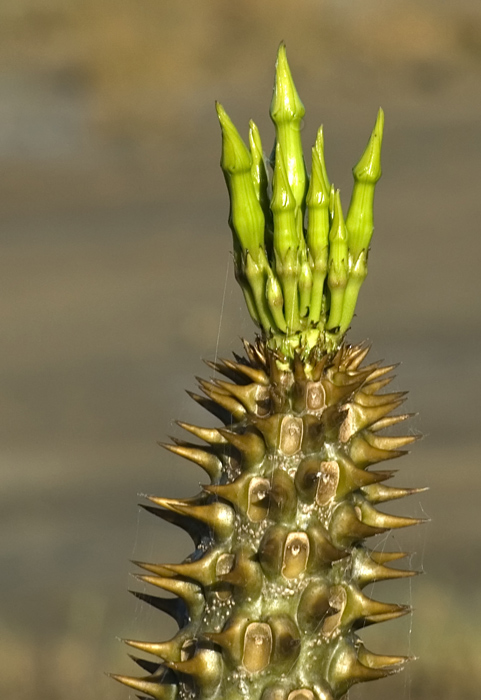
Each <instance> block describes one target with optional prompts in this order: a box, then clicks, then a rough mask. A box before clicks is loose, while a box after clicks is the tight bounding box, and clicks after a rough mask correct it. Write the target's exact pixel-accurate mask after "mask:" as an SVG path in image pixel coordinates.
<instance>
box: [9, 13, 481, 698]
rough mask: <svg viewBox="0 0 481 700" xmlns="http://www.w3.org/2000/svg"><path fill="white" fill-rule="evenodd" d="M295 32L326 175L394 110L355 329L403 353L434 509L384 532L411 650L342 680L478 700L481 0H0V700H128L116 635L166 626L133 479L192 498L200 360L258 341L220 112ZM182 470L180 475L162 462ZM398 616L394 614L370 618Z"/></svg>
mask: <svg viewBox="0 0 481 700" xmlns="http://www.w3.org/2000/svg"><path fill="white" fill-rule="evenodd" d="M281 39H285V40H286V42H287V46H288V53H289V58H290V62H291V66H292V70H293V74H294V77H295V80H296V83H297V86H298V89H299V92H300V94H301V96H302V98H303V101H304V103H305V106H306V109H307V114H306V122H305V129H304V134H305V147H306V148H307V147H309V146H310V144H311V143H312V141H313V139H314V135H315V131H316V129H317V126H318V125H319V123H320V122H321V121H323V123H324V125H325V135H326V142H327V146H326V150H327V160H328V168H329V171H330V174H331V179H333V180H334V182H336V185H338V186H340V187H341V192H343V193H344V202H346V200H347V199H348V192H349V188H350V183H351V178H350V169H351V167H352V165H353V163H354V162H356V159H357V158H358V156H359V154H360V153H361V151H362V149H363V147H364V144H365V142H366V140H367V137H368V134H369V132H370V129H371V127H372V124H373V122H374V118H375V114H376V111H377V108H378V106H379V105H380V104H381V105H382V106H383V108H384V110H385V112H386V134H385V146H384V159H383V170H384V176H383V179H382V181H381V183H380V185H379V194H378V197H377V202H376V233H375V238H374V245H373V251H372V255H371V258H370V275H369V279H368V281H367V283H366V284H365V288H363V291H362V299H361V303H360V305H359V309H358V318H357V319H356V320H355V323H354V324H353V329H352V332H351V339H352V340H353V341H356V340H360V339H362V338H364V337H369V338H370V339H371V340H372V341H373V350H372V356H373V359H375V358H377V357H385V358H386V360H387V361H398V360H402V361H403V365H402V366H401V367H400V368H399V370H398V379H397V380H396V386H397V388H400V389H404V388H409V389H411V398H410V400H409V404H408V410H412V411H419V412H420V416H419V417H418V418H417V419H415V421H414V425H413V429H418V430H421V431H423V432H424V433H425V434H426V439H425V440H424V441H423V442H422V443H420V444H418V445H416V447H415V449H414V451H413V454H412V455H411V456H410V457H409V458H407V459H405V460H404V464H403V463H401V464H400V467H401V475H400V476H399V477H398V483H400V484H402V485H423V484H429V485H430V486H431V491H430V493H429V494H423V496H422V498H414V499H411V501H412V502H411V503H406V504H405V505H404V504H403V507H404V511H406V509H407V510H409V512H410V514H412V515H422V514H423V513H427V515H429V516H430V517H431V518H432V523H431V524H430V525H429V526H427V527H426V526H425V527H424V528H417V530H418V531H417V532H416V531H414V532H406V533H402V534H401V535H399V536H396V537H395V538H392V539H395V542H393V543H392V544H393V546H394V547H396V546H399V547H402V548H403V549H404V548H405V547H410V548H411V549H412V550H414V551H416V554H415V555H414V559H413V564H414V565H415V566H417V567H418V568H423V569H425V570H426V573H427V575H426V576H424V577H421V578H420V579H416V580H415V581H413V583H412V586H411V587H409V586H408V585H404V584H403V585H399V586H397V585H393V584H391V585H390V586H388V587H387V588H386V591H385V594H384V589H383V591H382V595H384V597H385V599H389V600H393V599H395V600H399V601H400V602H402V601H405V602H412V603H413V605H414V607H415V608H416V612H415V615H414V617H413V619H412V621H411V620H407V621H401V622H395V623H389V624H387V625H385V628H386V629H381V630H377V629H376V630H369V631H366V634H365V638H366V640H367V641H368V642H370V640H372V645H371V646H372V647H373V648H374V649H375V650H377V649H380V648H383V646H385V650H386V651H387V652H393V653H398V652H400V653H407V654H412V655H415V656H419V657H420V660H419V661H418V662H417V663H416V664H413V666H412V668H411V669H410V670H409V671H407V672H405V673H404V674H403V675H402V676H399V677H397V678H393V679H390V680H387V681H383V682H382V683H379V684H373V685H372V686H369V687H365V688H359V689H355V690H353V691H351V698H367V697H369V698H371V699H374V700H376V699H377V698H381V697H383V694H384V693H386V692H388V693H389V694H390V696H391V697H393V698H394V697H395V698H396V699H399V700H401V699H402V700H428V698H429V699H431V698H433V697H436V698H437V700H454V699H455V698H460V697H462V698H463V700H470V699H471V698H473V699H474V698H478V697H479V690H478V689H479V684H480V682H481V661H480V658H481V637H480V633H479V630H478V629H477V626H476V621H477V619H479V613H480V610H481V596H480V593H479V586H478V585H477V582H478V579H479V575H480V565H479V561H480V555H481V543H480V536H479V522H480V516H479V505H478V493H479V488H480V486H481V476H480V472H479V468H478V463H479V450H480V447H481V445H480V439H479V427H478V426H479V417H480V416H479V399H478V394H479V389H478V387H479V379H480V371H479V364H478V357H479V346H480V340H481V322H480V313H479V292H480V284H479V272H478V267H479V263H478V261H479V257H480V252H481V243H480V240H481V239H480V235H479V232H478V225H479V223H478V222H479V220H480V213H481V212H480V197H479V190H480V186H481V180H480V175H479V173H480V165H481V88H480V85H481V7H480V5H479V3H478V2H477V1H476V0H469V1H468V0H464V1H461V0H458V2H457V3H456V4H454V3H440V2H435V0H432V1H428V0H418V2H408V1H405V0H398V2H397V3H385V2H382V0H377V1H376V0H363V2H362V3H359V2H354V0H303V1H302V2H296V3H294V2H287V0H265V1H264V2H263V3H258V2H256V1H255V0H238V1H237V2H236V3H229V2H223V1H222V0H204V1H203V2H199V1H198V0H184V1H183V2H182V3H180V2H175V0H161V2H159V0H142V1H141V2H139V1H137V0H103V1H102V2H101V3H99V2H95V1H94V0H75V1H74V0H2V2H1V4H0V225H1V235H0V324H1V328H2V333H1V336H0V382H1V392H0V416H1V421H0V425H1V428H0V432H1V435H0V445H1V447H0V459H1V461H0V482H1V484H2V489H1V495H0V499H1V509H0V517H1V519H2V530H3V533H4V536H3V538H2V540H1V543H0V560H1V572H2V573H1V582H0V590H1V601H2V602H1V607H0V625H1V628H2V631H1V634H0V669H1V670H0V691H1V695H2V697H5V698H9V699H11V700H26V699H27V698H31V697H35V698H36V699H37V700H47V699H48V700H57V699H58V700H60V699H61V698H62V699H63V698H68V699H69V700H90V699H92V700H93V699H94V698H99V697H102V698H105V699H108V700H117V699H118V698H126V697H127V696H128V694H126V691H125V690H123V689H122V688H120V687H117V685H116V684H114V683H113V682H112V681H110V680H108V679H106V678H105V677H104V675H103V672H104V671H105V670H115V671H120V672H122V671H123V672H126V673H128V672H129V671H131V670H132V664H131V663H130V662H129V661H128V659H127V658H126V654H125V649H124V648H122V645H120V644H119V643H118V642H117V641H116V640H115V637H116V636H129V637H131V638H149V636H150V637H151V638H157V639H161V638H167V637H168V636H169V634H170V633H171V632H172V631H173V630H172V628H171V627H170V626H169V624H170V623H167V622H166V621H165V620H164V619H162V616H161V615H159V616H158V617H157V616H152V614H151V613H150V612H149V611H148V610H147V609H146V607H145V606H141V605H140V604H137V603H135V601H134V599H133V598H130V597H129V596H128V595H127V593H126V589H127V587H128V586H132V585H133V582H132V580H131V579H129V576H128V572H129V571H130V570H131V569H132V567H131V565H129V563H128V559H129V558H134V559H143V558H154V559H159V560H164V561H168V560H172V561H176V560H178V559H179V558H180V557H181V556H182V554H187V553H188V542H187V540H186V539H184V538H183V537H182V535H180V534H179V533H177V532H175V531H173V530H172V529H168V528H167V527H165V528H163V527H162V526H161V525H160V524H159V523H153V522H151V520H150V519H149V518H148V516H147V515H145V514H143V513H140V512H138V510H137V508H136V494H137V493H138V492H144V493H156V494H159V495H189V494H192V493H194V492H195V490H196V486H197V482H198V480H199V475H198V473H197V471H196V470H195V469H194V468H192V469H191V468H190V467H189V466H188V465H181V464H179V463H177V461H176V460H175V458H173V457H172V458H170V457H169V456H168V455H167V454H162V452H161V451H160V450H159V448H157V447H156V444H155V442H156V440H157V439H165V437H166V435H167V434H168V433H169V432H171V431H176V430H177V429H176V428H175V427H173V426H172V421H173V419H174V418H182V419H184V420H189V419H192V420H193V421H194V422H196V421H197V422H199V423H201V424H202V422H205V420H206V419H205V418H204V417H203V416H202V414H201V411H200V410H199V411H198V410H196V407H195V406H192V405H191V403H192V402H190V401H189V399H188V397H187V396H186V394H185V392H184V391H183V390H184V388H190V389H192V388H194V383H195V382H194V375H196V374H204V375H205V374H206V373H208V372H207V371H206V368H205V367H204V366H203V364H202V362H201V358H203V357H206V358H211V357H213V356H214V355H215V353H216V352H217V351H218V352H219V354H220V355H223V356H225V355H226V354H227V355H228V354H229V353H230V352H231V351H232V350H235V351H238V350H239V348H240V343H239V340H238V338H239V336H246V337H248V338H253V329H252V327H251V324H250V322H249V320H248V319H247V317H246V312H245V311H244V310H243V308H242V301H241V298H240V294H239V293H238V291H237V289H236V287H235V282H234V279H233V274H232V270H231V268H230V254H229V244H230V234H229V232H228V227H227V223H226V218H227V209H228V205H227V195H226V193H225V187H224V183H223V178H222V175H221V173H220V169H219V167H218V161H219V154H220V150H219V149H220V137H219V130H218V125H217V123H216V117H215V113H214V110H213V102H214V99H220V100H221V101H222V102H223V104H224V105H225V107H226V108H227V109H228V111H229V113H230V114H231V116H232V117H233V119H234V121H235V122H236V123H237V124H238V125H239V126H240V125H244V131H243V133H244V134H246V132H247V120H248V118H250V117H252V118H254V119H255V120H256V121H257V123H258V125H259V127H260V129H261V134H262V135H263V138H264V144H265V148H266V150H268V149H269V148H270V141H271V139H272V128H271V125H270V122H269V118H268V106H269V102H270V92H271V86H272V79H273V66H274V59H275V52H276V48H277V45H278V43H279V41H280V40H281ZM173 476H174V478H175V483H173V482H174V478H173ZM381 627H382V626H381Z"/></svg>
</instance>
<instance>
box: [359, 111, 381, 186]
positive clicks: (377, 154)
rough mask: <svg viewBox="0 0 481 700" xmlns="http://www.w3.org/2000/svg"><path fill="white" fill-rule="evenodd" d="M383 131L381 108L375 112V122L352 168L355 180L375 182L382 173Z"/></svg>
mask: <svg viewBox="0 0 481 700" xmlns="http://www.w3.org/2000/svg"><path fill="white" fill-rule="evenodd" d="M383 133H384V112H383V110H382V109H381V108H379V111H378V113H377V118H376V123H375V125H374V129H373V130H372V133H371V136H370V138H369V141H368V144H367V146H366V149H365V151H364V153H363V154H362V156H361V158H360V160H359V162H358V164H357V165H356V166H355V167H354V168H353V171H352V172H353V174H354V179H355V180H356V181H357V182H370V183H372V184H375V183H376V182H377V181H378V180H379V178H380V177H381V175H382V169H381V147H382V138H383Z"/></svg>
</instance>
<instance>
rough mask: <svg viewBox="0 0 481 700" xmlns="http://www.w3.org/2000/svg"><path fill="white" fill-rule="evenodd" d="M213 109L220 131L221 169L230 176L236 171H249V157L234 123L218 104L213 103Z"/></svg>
mask: <svg viewBox="0 0 481 700" xmlns="http://www.w3.org/2000/svg"><path fill="white" fill-rule="evenodd" d="M215 108H216V111H217V116H218V117H219V122H220V127H221V130H222V155H221V167H222V169H223V170H224V171H226V172H228V173H230V174H233V173H234V172H238V171H243V170H249V169H250V167H251V157H250V154H249V151H248V149H247V146H246V145H245V143H244V141H243V140H242V137H241V136H240V134H239V132H238V131H237V129H236V127H235V125H234V122H233V121H232V120H231V118H230V117H229V115H228V114H227V112H226V111H225V109H224V108H223V106H222V105H221V104H220V102H216V103H215Z"/></svg>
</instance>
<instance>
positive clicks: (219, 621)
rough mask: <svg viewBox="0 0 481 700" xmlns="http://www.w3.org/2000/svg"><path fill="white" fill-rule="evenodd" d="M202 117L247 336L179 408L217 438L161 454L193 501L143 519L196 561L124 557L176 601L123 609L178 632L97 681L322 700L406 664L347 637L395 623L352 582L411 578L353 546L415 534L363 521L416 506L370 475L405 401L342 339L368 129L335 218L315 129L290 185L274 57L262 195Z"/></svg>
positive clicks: (367, 235) (240, 158)
mask: <svg viewBox="0 0 481 700" xmlns="http://www.w3.org/2000/svg"><path fill="white" fill-rule="evenodd" d="M217 112H218V116H219V120H220V123H221V128H222V159H221V165H222V168H223V171H224V174H225V178H226V183H227V187H228V190H229V195H230V203H231V206H230V216H229V223H230V226H231V229H232V232H233V236H234V261H235V268H236V277H237V279H238V281H239V283H240V285H241V287H242V290H243V292H244V296H245V299H246V303H247V306H248V309H249V312H250V313H251V315H252V318H253V319H254V321H255V322H256V324H257V325H258V326H259V327H260V329H261V336H260V337H259V338H258V339H257V341H256V342H255V344H249V343H247V342H246V343H245V352H246V356H245V357H240V356H237V355H235V360H234V361H232V360H223V361H219V362H215V363H208V364H209V366H210V367H211V368H213V369H214V370H215V372H216V375H217V376H220V377H225V379H222V378H221V379H219V378H217V379H213V380H211V381H205V380H199V382H200V387H201V390H202V392H203V394H204V395H205V396H200V395H197V394H191V396H192V397H193V398H194V400H196V401H198V402H199V403H200V404H201V405H202V406H203V407H205V408H207V409H208V410H209V411H210V412H211V413H213V414H214V415H215V416H216V417H217V418H219V419H220V420H221V422H222V423H223V425H222V426H221V427H217V428H202V427H197V426H194V425H190V424H187V423H179V425H180V426H181V427H182V428H183V429H185V430H186V431H187V432H188V433H189V434H190V435H193V436H194V438H196V439H197V440H200V441H201V443H204V444H199V443H197V442H191V441H190V439H189V440H186V441H184V440H175V444H173V445H165V447H166V448H167V449H168V450H170V451H171V452H173V453H175V454H177V455H179V456H181V457H184V458H186V459H188V460H190V461H192V462H194V463H195V464H197V465H198V466H199V467H201V469H202V470H203V471H204V473H205V475H206V481H209V483H206V484H204V485H203V486H202V490H201V492H200V493H199V494H198V495H197V496H194V497H192V498H188V499H172V498H161V497H155V496H152V497H150V499H149V500H150V504H149V505H146V506H145V508H146V509H147V510H148V511H149V512H151V513H153V514H154V515H157V516H158V517H160V518H162V519H163V520H165V521H167V522H168V523H172V524H175V525H178V526H179V527H181V528H183V529H184V530H185V531H186V532H187V533H188V534H189V535H190V536H191V537H192V540H193V543H194V546H195V549H194V552H193V553H192V554H191V555H190V556H189V557H188V558H187V559H186V560H185V561H184V562H181V563H170V564H162V563H156V562H154V563H148V562H137V564H138V566H139V567H141V568H142V569H143V570H144V571H146V572H147V574H142V575H139V576H138V577H137V578H138V579H139V580H140V581H142V582H143V583H147V584H149V585H150V586H152V587H154V588H157V589H161V590H164V591H167V592H168V593H169V594H174V595H175V596H176V597H174V598H172V597H167V598H164V597H161V596H157V595H153V594H146V593H140V592H135V595H136V596H138V597H139V598H141V599H142V600H143V601H145V602H147V603H149V604H150V605H152V606H154V607H155V608H157V609H159V610H161V611H163V612H166V613H167V614H169V615H170V616H171V617H173V618H174V620H175V621H176V622H177V623H178V626H179V631H178V632H177V634H176V635H175V636H174V637H173V638H172V639H170V640H167V641H158V640H154V641H151V642H141V641H135V640H126V643H127V644H128V645H129V646H130V647H133V648H134V649H137V650H139V651H141V652H144V653H148V654H151V655H153V657H154V658H155V660H154V661H147V660H145V659H143V658H134V660H136V661H137V663H138V664H139V665H140V666H141V667H142V668H143V669H144V670H146V671H147V675H146V676H144V677H142V678H137V677H134V676H115V678H116V679H117V680H119V681H120V682H122V683H124V684H125V685H127V686H129V687H130V688H133V689H135V690H136V691H138V692H140V693H141V695H140V696H139V697H140V698H142V700H147V699H148V697H150V698H155V699H156V700H224V699H226V700H339V699H340V698H342V697H343V696H344V695H345V693H346V692H347V691H348V690H349V688H350V687H351V686H352V685H353V684H355V683H359V682H364V681H369V680H375V679H378V678H384V677H385V676H388V675H390V674H392V673H395V672H397V671H398V670H400V669H401V668H402V666H403V665H404V663H405V661H407V658H406V657H403V656H386V655H385V654H383V653H381V654H375V653H373V652H371V651H368V650H367V649H366V648H365V647H364V645H363V643H362V641H361V639H360V637H359V636H358V631H359V630H361V629H362V628H363V627H365V626H367V625H371V624H376V623H380V622H387V621H390V620H394V619H396V618H398V617H400V616H402V615H405V614H407V613H409V612H410V610H409V608H408V607H406V606H403V605H397V604H394V603H383V602H380V601H377V600H374V599H373V598H370V597H369V596H367V595H366V594H365V593H364V589H365V587H366V586H367V585H368V584H370V583H373V582H375V581H381V580H387V579H394V578H403V577H408V576H413V575H414V574H415V572H414V571H411V570H409V569H403V568H400V569H398V568H395V567H393V566H390V563H391V562H393V561H395V560H396V559H399V558H402V557H403V556H405V555H404V554H399V553H395V552H384V551H383V552H379V551H377V550H376V548H375V547H374V546H369V545H368V544H367V542H368V541H369V539H370V538H373V537H375V536H376V535H379V534H381V533H384V532H386V531H387V530H389V529H393V528H403V527H407V526H410V525H415V524H416V523H419V522H420V521H419V520H418V519H415V518H407V517H400V516H394V515H389V514H387V513H384V512H383V511H381V510H378V507H377V506H378V505H379V504H382V503H384V502H386V501H389V500H391V499H397V498H403V497H405V496H409V495H412V494H413V493H418V492H419V489H406V488H398V487H392V486H387V485H386V484H385V483H384V482H385V481H387V480H389V479H390V478H391V477H392V476H393V474H394V472H393V471H391V470H389V469H385V468H384V469H382V468H379V466H378V465H379V463H381V462H383V461H386V460H391V459H394V458H397V457H400V456H402V455H403V454H404V453H405V450H404V449H403V448H404V447H406V446H407V445H409V444H411V443H412V442H413V441H414V440H415V439H416V438H415V436H413V435H412V434H411V435H405V436H399V435H396V436H389V435H386V434H385V433H384V431H385V429H386V428H389V427H390V426H394V425H396V424H398V423H401V422H403V421H404V420H405V419H407V418H408V417H409V414H396V413H393V412H395V411H396V410H397V409H398V408H399V407H400V406H401V404H402V403H403V401H404V398H405V394H404V393H402V392H394V393H380V392H381V391H382V390H383V389H384V387H386V386H387V385H388V384H389V382H390V381H391V378H392V377H390V376H389V373H390V372H391V370H392V369H393V368H394V366H393V365H391V366H387V367H383V366H381V364H380V363H377V362H376V363H373V364H370V365H367V366H365V365H363V362H364V360H365V358H366V355H367V353H368V350H369V347H368V346H366V345H363V344H361V345H357V346H351V345H349V344H347V343H346V342H345V340H344V335H345V332H346V330H347V329H348V326H349V324H350V323H351V320H352V317H353V314H354V309H355V304H356V301H357V296H358V293H359V289H360V286H361V284H362V282H363V280H364V279H365V276H366V274H367V255H368V249H369V243H370V240H371V236H372V232H373V218H372V207H373V198H374V188H375V184H376V182H377V180H378V179H379V177H380V174H381V168H380V148H381V140H382V129H383V114H382V111H380V112H379V114H378V118H377V121H376V125H375V127H374V130H373V133H372V135H371V138H370V141H369V143H368V146H367V148H366V150H365V152H364V154H363V156H362V157H361V160H360V161H359V163H358V165H357V166H356V167H355V168H354V180H355V183H354V189H353V193H352V198H351V204H350V207H349V211H348V214H347V216H346V219H344V215H343V211H342V205H341V199H340V193H339V190H337V191H336V190H335V188H334V187H333V186H332V185H331V183H330V182H329V179H328V176H327V172H326V166H325V162H324V137H323V132H322V128H321V129H320V130H319V132H318V135H317V139H316V143H315V146H314V148H313V150H312V172H311V177H310V180H309V178H308V177H307V174H306V168H305V164H304V158H303V155H302V147H301V140H300V122H301V119H302V117H303V115H304V107H303V105H302V102H301V101H300V99H299V96H298V94H297V91H296V89H295V86H294V83H293V80H292V75H291V72H290V69H289V66H288V63H287V58H286V53H285V47H284V45H281V47H280V49H279V54H278V61H277V71H276V81H275V88H274V95H273V99H272V103H271V117H272V119H273V121H274V124H275V127H276V145H275V149H274V154H275V156H274V161H273V175H272V196H271V198H270V200H269V192H270V186H269V182H268V176H267V169H266V165H265V161H264V157H263V154H262V144H261V140H260V135H259V132H258V130H257V127H256V126H255V124H253V123H252V122H251V124H250V132H249V146H250V149H249V148H247V146H246V145H245V144H244V143H243V141H242V139H241V137H240V135H239V134H238V132H237V130H236V128H235V126H234V125H233V123H232V122H231V120H230V119H229V117H228V116H227V114H226V112H225V110H224V109H223V108H222V107H221V106H220V105H217ZM306 216H307V221H306V220H305V219H306ZM226 380H227V381H226ZM146 696H147V697H146Z"/></svg>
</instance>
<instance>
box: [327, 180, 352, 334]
mask: <svg viewBox="0 0 481 700" xmlns="http://www.w3.org/2000/svg"><path fill="white" fill-rule="evenodd" d="M328 265H329V271H328V275H327V286H328V287H329V291H330V293H331V305H330V308H329V318H328V321H327V324H326V328H327V329H328V330H333V329H335V328H337V327H338V326H339V324H340V322H341V315H342V303H343V298H344V291H345V289H346V285H347V278H348V271H349V266H348V248H347V229H346V224H345V223H344V217H343V215H342V206H341V197H340V193H339V190H337V191H336V194H335V197H334V218H333V220H332V225H331V230H330V231H329V263H328Z"/></svg>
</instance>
